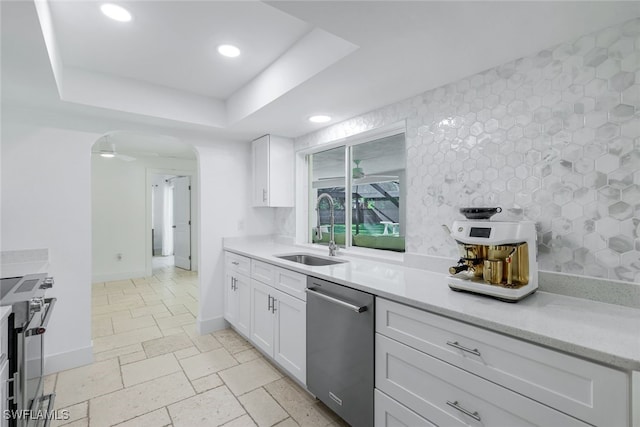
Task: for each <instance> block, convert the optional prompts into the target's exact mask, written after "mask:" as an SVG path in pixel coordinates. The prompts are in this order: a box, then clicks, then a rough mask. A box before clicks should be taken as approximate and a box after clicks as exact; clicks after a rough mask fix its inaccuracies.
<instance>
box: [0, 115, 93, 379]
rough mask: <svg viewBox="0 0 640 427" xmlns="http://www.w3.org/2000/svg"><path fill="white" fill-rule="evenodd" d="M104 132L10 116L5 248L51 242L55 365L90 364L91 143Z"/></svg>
mask: <svg viewBox="0 0 640 427" xmlns="http://www.w3.org/2000/svg"><path fill="white" fill-rule="evenodd" d="M98 136H99V135H97V134H92V133H88V132H78V131H71V130H61V129H54V128H49V127H35V126H30V125H23V124H16V123H7V122H6V121H3V123H2V145H1V150H2V196H1V200H2V223H1V225H2V243H1V245H2V248H1V249H2V250H18V249H32V248H49V254H50V268H49V274H50V275H52V276H54V277H55V281H56V282H55V285H54V287H53V289H51V290H50V291H48V296H55V297H57V298H58V301H57V304H56V306H55V309H54V310H55V311H54V312H53V315H52V317H51V321H50V322H49V326H48V328H47V334H46V335H45V337H46V338H45V352H46V354H47V359H46V366H45V369H46V371H47V372H51V371H57V370H61V369H67V368H70V367H74V366H78V365H82V364H85V363H89V362H91V360H92V357H93V356H92V351H91V321H90V319H91V317H90V315H91V286H90V284H91V251H90V248H91V212H90V209H91V204H90V197H91V180H90V176H91V170H90V167H91V163H90V156H91V145H92V144H93V142H94V141H95V140H96V138H97V137H98Z"/></svg>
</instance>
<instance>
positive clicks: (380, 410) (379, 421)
mask: <svg viewBox="0 0 640 427" xmlns="http://www.w3.org/2000/svg"><path fill="white" fill-rule="evenodd" d="M373 397H374V404H373V406H374V414H373V415H374V423H375V425H376V426H377V427H438V426H436V425H435V424H433V423H431V422H429V421H427V420H425V419H424V418H422V417H421V416H420V415H418V414H416V413H415V412H413V411H412V410H411V409H409V408H407V407H406V406H404V405H402V404H400V403H398V402H397V401H396V400H393V399H392V398H390V397H389V396H387V395H386V394H384V393H382V392H381V391H380V390H375V392H374V396H373Z"/></svg>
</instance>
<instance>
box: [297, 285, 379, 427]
mask: <svg viewBox="0 0 640 427" xmlns="http://www.w3.org/2000/svg"><path fill="white" fill-rule="evenodd" d="M373 346H374V298H373V295H371V294H368V293H366V292H362V291H358V290H356V289H352V288H348V287H346V286H342V285H338V284H335V283H331V282H327V281H326V280H322V279H317V278H315V277H309V278H308V279H307V388H308V389H309V391H310V392H311V393H313V394H314V395H315V396H316V397H317V398H318V399H320V400H321V401H322V402H324V403H325V404H326V405H327V406H328V407H329V408H331V409H332V410H333V411H335V412H336V413H337V414H338V415H340V417H342V418H343V419H344V420H345V421H346V422H348V423H349V424H350V425H351V426H353V427H359V426H363V427H370V426H372V425H373V387H374V381H373V379H374V378H373V376H374V364H373V357H374V356H373V355H374V348H373Z"/></svg>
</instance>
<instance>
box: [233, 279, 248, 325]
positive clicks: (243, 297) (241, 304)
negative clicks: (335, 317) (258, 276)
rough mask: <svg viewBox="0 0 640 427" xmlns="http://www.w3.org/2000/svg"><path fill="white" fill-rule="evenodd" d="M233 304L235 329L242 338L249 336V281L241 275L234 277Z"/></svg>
mask: <svg viewBox="0 0 640 427" xmlns="http://www.w3.org/2000/svg"><path fill="white" fill-rule="evenodd" d="M235 277H236V286H235V292H234V293H235V302H236V307H237V310H236V317H235V319H236V324H235V327H236V329H237V330H238V332H240V333H241V334H243V335H244V336H246V337H248V336H249V331H250V330H251V280H250V279H249V278H248V277H245V276H243V275H240V274H238V275H236V276H235Z"/></svg>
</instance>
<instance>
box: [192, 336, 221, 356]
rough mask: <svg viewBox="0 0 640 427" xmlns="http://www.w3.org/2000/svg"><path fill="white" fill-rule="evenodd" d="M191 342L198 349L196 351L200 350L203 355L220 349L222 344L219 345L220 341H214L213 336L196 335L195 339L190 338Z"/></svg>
mask: <svg viewBox="0 0 640 427" xmlns="http://www.w3.org/2000/svg"><path fill="white" fill-rule="evenodd" d="M191 341H193V343H194V344H195V346H196V347H198V350H200V351H201V352H203V353H204V352H206V351H211V350H215V349H217V348H221V347H222V344H220V341H218V340H217V339H215V338H214V337H213V335H210V334H207V335H197V336H195V337H191Z"/></svg>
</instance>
